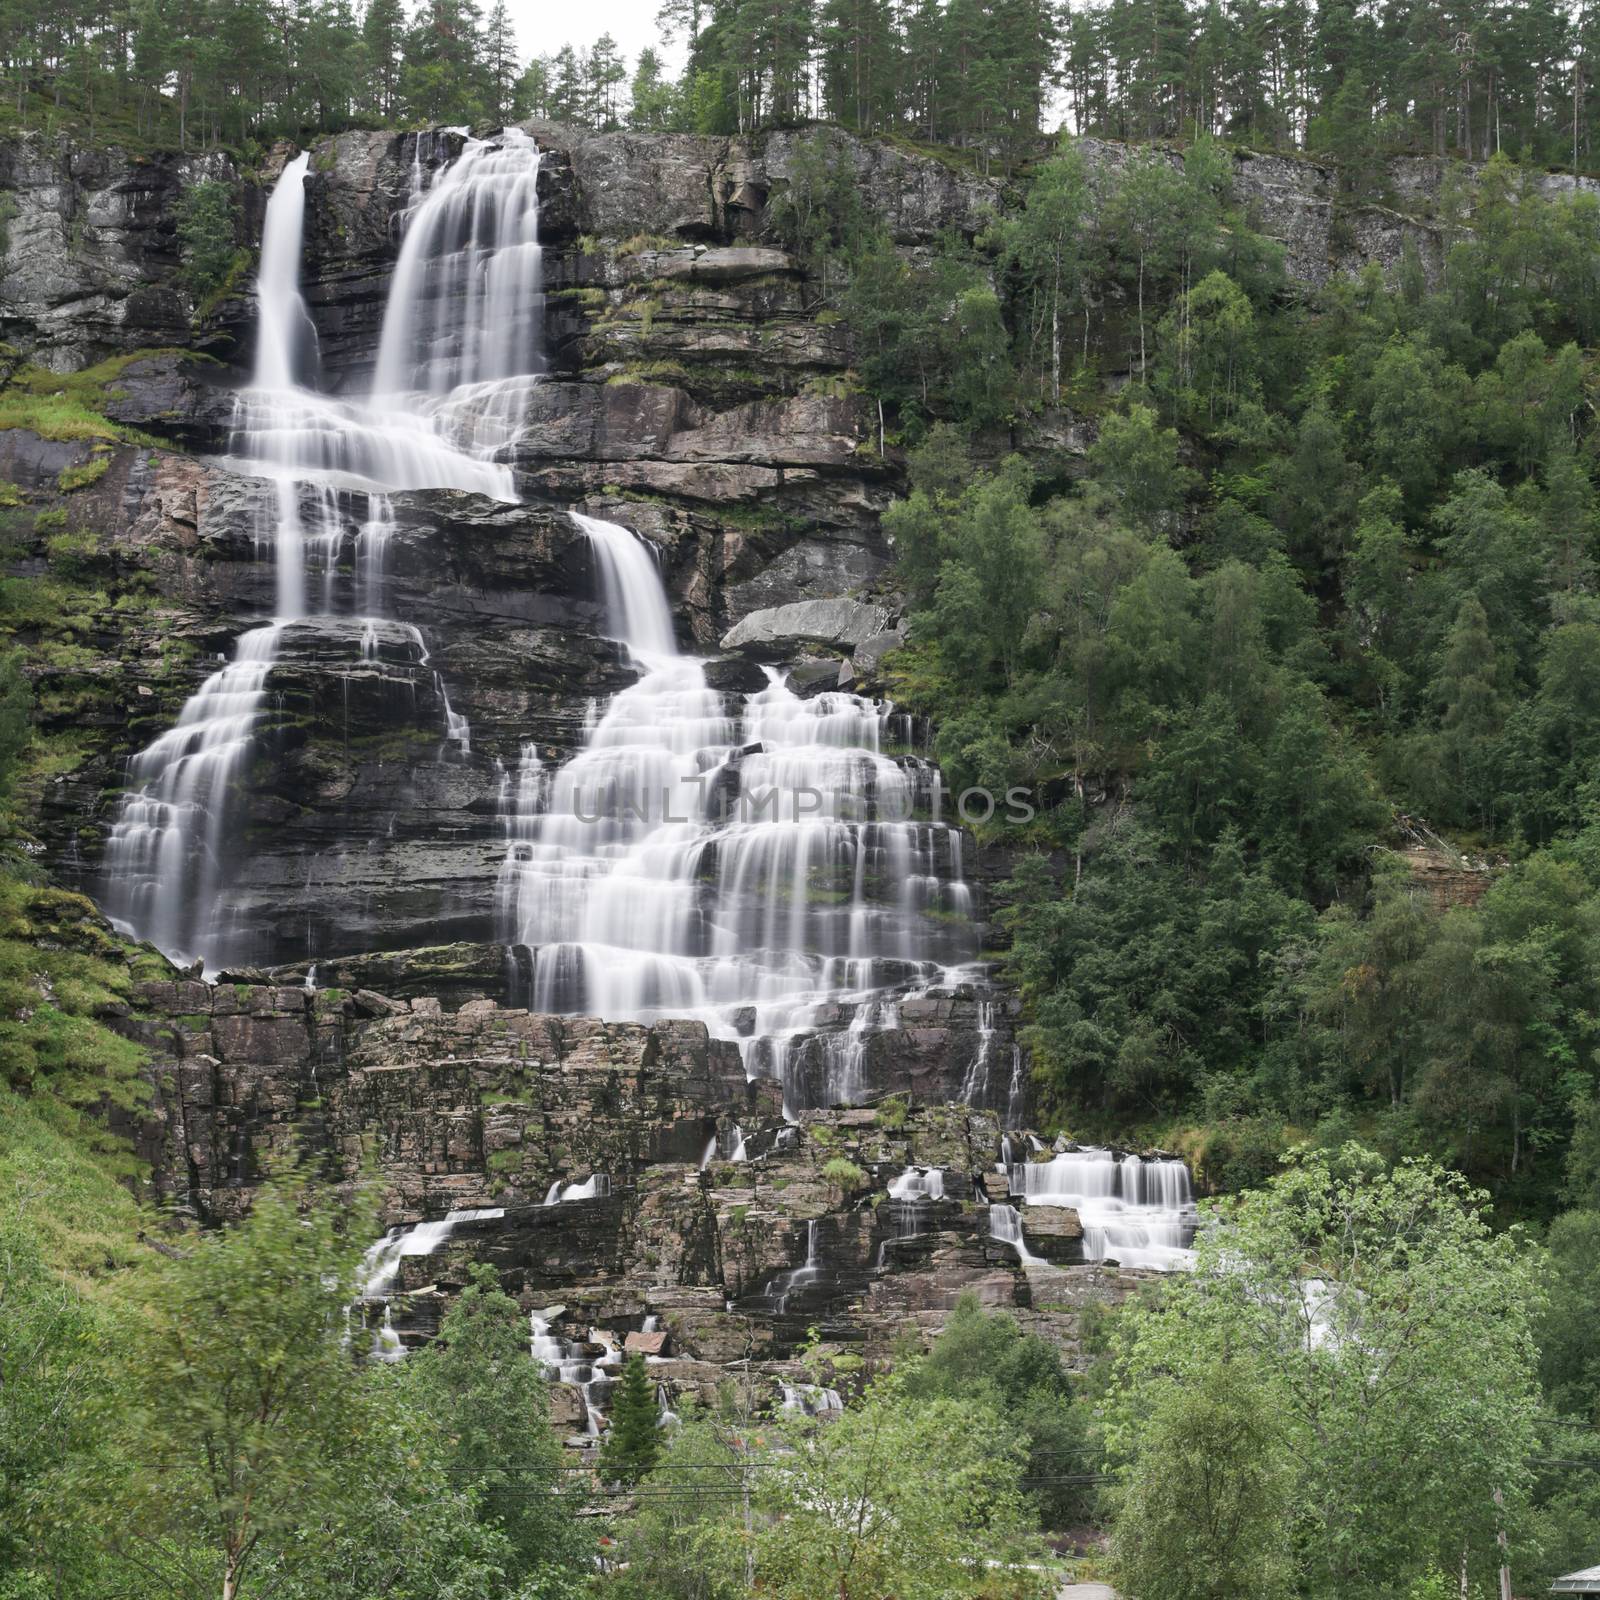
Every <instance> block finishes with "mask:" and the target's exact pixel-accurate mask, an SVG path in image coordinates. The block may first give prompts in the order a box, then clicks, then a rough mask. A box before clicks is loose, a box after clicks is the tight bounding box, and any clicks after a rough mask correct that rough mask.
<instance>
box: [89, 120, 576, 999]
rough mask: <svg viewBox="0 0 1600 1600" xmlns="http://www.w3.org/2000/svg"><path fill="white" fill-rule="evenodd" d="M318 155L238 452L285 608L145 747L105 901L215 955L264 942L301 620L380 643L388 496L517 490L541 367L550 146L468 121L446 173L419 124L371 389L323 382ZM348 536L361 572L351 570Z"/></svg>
mask: <svg viewBox="0 0 1600 1600" xmlns="http://www.w3.org/2000/svg"><path fill="white" fill-rule="evenodd" d="M309 162H310V158H309V156H306V155H301V156H297V157H296V158H295V159H294V160H293V161H291V162H289V163H288V165H287V166H285V168H284V170H283V175H282V177H281V178H280V179H279V181H278V184H277V186H276V187H275V188H274V190H273V193H272V198H271V200H270V202H269V204H268V207H267V215H266V221H265V225H264V229H263V233H262V248H261V267H260V271H259V273H258V275H257V282H256V303H257V310H258V319H257V324H258V325H257V341H256V359H255V367H254V371H253V374H252V378H251V382H250V384H249V386H248V387H247V388H245V389H244V390H242V391H241V392H240V394H239V396H238V398H237V401H236V403H235V408H234V422H233V432H232V437H231V439H230V442H229V446H228V453H227V455H226V456H224V457H223V458H222V460H221V464H222V465H223V466H226V467H229V468H231V469H232V470H234V471H236V472H238V473H240V474H243V475H245V476H247V477H248V478H250V479H253V480H265V481H264V483H261V484H258V485H256V486H255V508H256V510H255V514H256V516H257V530H256V548H257V551H258V553H259V555H260V557H261V558H262V559H269V560H271V561H272V563H273V565H274V568H275V573H276V579H275V588H276V602H275V608H274V615H273V618H272V621H271V622H270V623H269V624H267V625H264V626H259V627H255V628H252V629H250V630H248V631H247V632H245V633H244V634H243V635H242V636H241V637H240V639H239V642H238V644H237V645H236V646H235V649H234V655H233V660H232V661H231V662H229V663H228V665H227V666H225V667H223V668H221V669H220V670H219V671H217V672H215V673H213V674H212V676H211V677H210V678H208V679H207V680H206V681H205V682H204V683H203V684H202V685H201V686H200V688H199V690H198V691H197V692H196V693H195V694H194V696H193V697H192V698H191V699H190V701H189V703H188V704H187V705H186V706H185V707H184V708H183V711H182V712H181V714H180V716H179V719H178V723H177V726H176V727H174V728H173V729H171V730H170V731H169V732H167V733H164V734H162V735H161V736H160V738H158V739H157V740H156V741H155V742H154V743H153V744H151V745H150V746H149V747H148V748H147V749H146V750H144V751H142V752H140V753H139V754H138V755H136V756H134V757H133V758H132V760H131V761H130V762H129V766H128V780H129V793H128V794H127V795H126V797H125V798H124V800H123V803H122V806H121V810H120V812H119V815H118V817H117V820H116V823H115V825H114V826H113V829H112V834H111V838H110V840H109V842H108V845H107V850H106V860H105V885H104V891H103V898H104V900H105V903H106V906H107V909H108V910H109V911H110V913H111V915H112V917H113V919H114V920H115V921H116V922H117V924H118V925H119V927H121V928H122V929H123V930H124V931H125V932H128V933H131V934H133V935H134V936H136V937H139V938H148V939H150V940H151V941H152V942H154V943H155V944H157V945H158V946H159V947H160V948H161V949H162V950H164V951H165V952H166V953H167V954H169V955H172V956H175V957H182V958H184V959H192V958H195V957H199V958H201V959H202V960H203V961H204V962H205V964H206V966H207V967H208V968H210V969H213V970H214V969H216V968H217V967H219V966H220V965H222V964H223V963H224V962H225V961H228V960H237V959H241V958H248V955H249V951H250V936H249V930H248V929H242V928H239V927H236V926H233V925H232V923H231V920H230V918H229V917H228V915H227V912H226V905H225V902H226V899H227V895H226V888H227V878H228V856H229V853H230V850H229V846H230V843H231V840H232V836H233V835H234V834H235V833H236V832H237V831H238V826H237V825H238V824H239V823H240V822H241V821H242V820H243V818H244V816H245V813H246V802H247V799H248V796H247V795H246V794H244V793H243V789H244V780H245V778H246V776H247V773H248V768H249V764H250V761H251V758H252V756H253V754H254V751H255V747H256V742H257V734H258V732H259V731H260V723H261V721H262V718H263V715H264V713H265V711H266V709H267V682H268V677H269V674H270V673H271V671H272V668H273V666H274V665H275V663H276V661H277V659H278V653H279V649H280V646H281V643H282V640H283V636H284V634H285V632H286V631H287V630H289V629H291V628H292V627H293V626H294V624H295V623H297V622H299V621H301V620H302V619H304V618H306V617H307V616H308V615H313V614H315V615H332V614H335V613H337V612H338V610H339V609H340V607H341V605H344V606H347V607H348V608H349V609H350V612H351V614H352V615H354V616H357V617H362V618H365V619H366V620H365V624H364V626H363V627H362V629H361V631H360V634H359V638H358V639H357V640H356V641H355V642H354V643H353V646H352V656H353V657H354V658H355V659H356V660H357V661H362V660H365V661H371V660H374V659H376V658H377V657H378V656H379V655H380V652H381V630H379V629H378V627H377V626H376V623H377V621H378V620H379V619H381V618H382V617H384V616H385V614H386V612H387V606H386V600H385V593H384V588H385V583H384V577H385V557H386V552H387V546H388V543H389V537H390V534H391V533H392V531H393V528H394V522H395V519H394V511H393V507H392V505H391V503H390V499H389V496H390V494H391V493H392V492H393V491H396V490H405V489H433V488H438V489H459V490H465V491H470V492H475V493H479V494H485V495H489V496H492V497H494V498H496V499H499V500H507V501H509V500H515V498H516V493H515V489H514V487H513V480H512V473H511V469H510V467H509V466H507V465H505V464H504V462H503V461H501V460H500V459H499V457H500V456H501V455H502V454H503V453H504V450H505V448H506V447H507V446H508V445H509V444H510V443H511V442H512V440H513V439H514V437H515V435H516V431H517V429H518V427H519V425H520V422H521V417H522V413H523V409H524V407H525V404H526V401H527V396H528V390H529V388H530V386H531V385H532V384H533V383H535V382H537V381H538V378H539V375H540V374H541V373H542V371H543V365H544V363H543V357H542V353H541V349H540V343H541V341H540V332H541V324H542V321H543V305H544V297H543V287H542V279H541V274H540V260H539V247H538V215H539V212H538V176H539V152H538V147H537V145H535V144H534V142H533V140H532V139H530V138H529V137H528V136H527V135H526V134H524V133H521V132H519V131H518V130H516V129H506V130H505V131H504V132H503V133H501V134H500V135H498V136H497V137H495V138H493V139H489V140H477V139H468V140H467V141H466V143H465V146H464V148H463V150H462V152H461V154H460V156H459V157H458V158H457V159H456V160H455V161H454V162H453V163H451V164H450V165H449V166H448V167H447V168H446V169H445V170H444V174H443V176H442V177H441V178H440V179H439V180H438V182H436V183H434V184H433V185H432V186H431V187H429V185H428V172H427V169H426V168H425V166H424V164H423V159H422V149H421V144H420V141H419V145H418V159H417V163H416V165H415V167H414V169H413V190H414V192H413V195H412V202H411V207H410V209H409V211H408V212H407V214H406V217H405V235H404V238H403V241H402V244H401V249H400V256H399V260H398V261H397V263H396V267H395V274H394V282H393V285H392V287H391V290H390V295H389V300H388V303H387V306H386V307H385V313H384V324H383V330H382V334H381V336H380V344H379V355H378V363H377V370H376V373H375V374H374V381H373V384H372V388H371V392H370V393H369V394H367V395H366V396H365V397H362V398H359V399H349V398H343V397H337V396H332V395H327V394H322V393H319V392H317V391H316V390H314V389H312V388H310V387H308V386H307V383H306V376H307V373H308V371H309V370H310V368H311V366H312V360H311V357H312V355H313V352H314V349H315V342H316V335H315V330H314V327H313V324H312V321H311V318H310V315H309V313H308V311H307V309H306V304H305V300H304V298H303V297H302V295H301V293H300V281H299V280H300V256H301V251H302V244H303V237H304V224H305V209H306V179H307V172H308V167H309ZM346 550H349V551H351V553H352V554H353V557H354V568H355V573H354V579H353V581H352V580H348V579H345V578H343V577H342V576H341V561H342V558H343V555H344V552H345V551H346ZM346 591H348V594H347V595H346ZM313 607H314V608H315V609H314V610H313ZM405 637H407V638H409V640H410V647H411V648H412V649H413V650H414V652H415V654H414V657H413V661H412V663H411V664H413V665H416V666H425V665H426V664H427V648H426V645H425V644H424V643H423V640H422V636H421V634H420V633H418V632H417V631H416V630H415V629H414V628H410V629H407V630H405ZM434 685H435V691H436V693H437V695H438V698H439V701H440V704H441V708H442V712H443V719H444V723H445V735H446V740H445V747H446V748H447V749H453V750H454V751H455V753H456V754H457V755H458V756H459V757H461V758H465V757H466V756H468V755H469V754H470V751H471V730H470V728H469V727H468V725H467V719H466V718H465V717H463V716H462V715H460V713H458V712H457V711H455V710H454V709H453V708H452V707H451V705H450V701H449V695H448V692H447V691H446V688H445V685H444V681H443V679H442V678H441V677H439V676H438V674H434Z"/></svg>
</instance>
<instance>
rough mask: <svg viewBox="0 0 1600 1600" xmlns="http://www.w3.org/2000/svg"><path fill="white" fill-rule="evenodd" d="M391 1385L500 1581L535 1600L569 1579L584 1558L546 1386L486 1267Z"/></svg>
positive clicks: (521, 1327) (514, 1313)
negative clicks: (465, 1502)
mask: <svg viewBox="0 0 1600 1600" xmlns="http://www.w3.org/2000/svg"><path fill="white" fill-rule="evenodd" d="M396 1381H397V1382H398V1384H399V1387H400V1390H401V1396H400V1399H401V1404H402V1406H403V1409H404V1410H405V1411H406V1413H407V1414H420V1415H421V1416H423V1417H426V1418H429V1419H431V1420H432V1422H433V1425H434V1426H435V1427H436V1428H437V1430H438V1433H439V1436H440V1438H441V1440H443V1441H444V1445H443V1462H444V1468H445V1470H446V1471H447V1472H448V1474H449V1476H450V1479H451V1482H452V1483H453V1484H454V1485H455V1486H456V1488H457V1489H458V1491H459V1492H461V1493H464V1494H471V1495H472V1497H473V1500H474V1509H475V1513H476V1515H477V1517H478V1518H479V1519H480V1520H481V1521H483V1522H485V1523H487V1524H488V1525H490V1526H492V1527H494V1528H496V1529H497V1530H498V1531H499V1533H500V1534H501V1536H502V1537H503V1538H504V1540H505V1542H506V1544H507V1545H508V1546H509V1553H510V1560H509V1561H508V1562H507V1563H506V1579H507V1581H508V1582H509V1583H511V1584H512V1585H518V1584H530V1583H531V1584H533V1585H535V1586H536V1591H537V1593H538V1594H540V1595H541V1596H548V1595H553V1594H554V1593H556V1592H557V1591H558V1590H559V1588H560V1587H561V1585H562V1584H563V1583H564V1582H570V1581H572V1575H573V1574H575V1573H576V1572H577V1571H578V1570H580V1569H581V1566H582V1564H583V1562H584V1559H585V1556H586V1554H587V1552H586V1551H585V1550H584V1549H583V1547H582V1545H581V1543H580V1541H579V1539H578V1536H577V1525H576V1523H575V1522H574V1521H573V1507H572V1506H571V1505H570V1504H569V1497H568V1495H567V1494H566V1492H565V1489H564V1486H563V1483H562V1476H563V1474H562V1466H563V1457H562V1452H561V1446H560V1444H559V1443H558V1441H557V1439H556V1436H555V1434H554V1432H553V1431H552V1430H551V1427H550V1409H549V1402H548V1398H547V1396H546V1392H545V1380H544V1377H543V1375H542V1374H541V1372H540V1370H539V1368H538V1366H537V1365H536V1364H535V1363H534V1362H533V1361H531V1360H530V1359H529V1357H528V1320H527V1318H526V1316H524V1315H523V1312H522V1309H521V1308H520V1307H519V1306H518V1304H517V1302H516V1301H515V1300H513V1299H512V1298H511V1297H510V1296H509V1295H508V1294H506V1293H505V1291H504V1290H503V1289H501V1287H500V1281H499V1275H498V1274H497V1273H496V1272H495V1270H494V1268H493V1267H489V1266H482V1265H479V1266H474V1267H473V1268H472V1269H471V1281H470V1282H469V1283H468V1285H467V1287H466V1288H465V1289H463V1290H462V1291H461V1293H460V1294H459V1295H458V1296H457V1297H456V1299H455V1300H454V1301H453V1302H452V1304H451V1306H450V1309H449V1310H448V1311H447V1312H446V1313H445V1315H444V1318H443V1319H442V1321H441V1322H440V1325H439V1333H438V1337H437V1339H436V1340H435V1341H434V1342H433V1343H431V1344H430V1345H428V1347H427V1348H426V1349H424V1350H422V1351H421V1352H419V1353H418V1354H416V1355H415V1356H413V1357H412V1358H411V1359H410V1360H408V1361H406V1362H405V1363H404V1364H403V1365H402V1366H401V1367H400V1369H399V1371H398V1373H397V1374H396ZM654 1420H655V1408H654V1404H653V1403H652V1406H651V1422H652V1425H653V1424H654Z"/></svg>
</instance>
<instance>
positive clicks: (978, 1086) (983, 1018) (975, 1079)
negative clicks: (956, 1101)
mask: <svg viewBox="0 0 1600 1600" xmlns="http://www.w3.org/2000/svg"><path fill="white" fill-rule="evenodd" d="M993 1044H994V1001H992V1000H980V1001H979V1002H978V1049H977V1053H976V1054H975V1055H974V1056H973V1058H972V1065H971V1066H969V1067H968V1068H967V1075H966V1078H965V1079H964V1080H963V1081H962V1084H961V1103H962V1104H963V1105H969V1106H981V1105H982V1104H983V1102H984V1101H985V1100H987V1099H988V1097H989V1050H990V1047H991V1046H992V1045H993Z"/></svg>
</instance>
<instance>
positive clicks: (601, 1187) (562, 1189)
mask: <svg viewBox="0 0 1600 1600" xmlns="http://www.w3.org/2000/svg"><path fill="white" fill-rule="evenodd" d="M610 1193H611V1180H610V1178H608V1177H607V1176H606V1175H605V1173H603V1172H596V1173H593V1174H591V1176H590V1177H589V1178H588V1179H586V1180H585V1181H584V1182H583V1183H569V1184H565V1185H563V1183H562V1182H561V1180H560V1179H559V1178H557V1179H556V1181H555V1182H554V1183H552V1184H551V1185H550V1187H549V1189H547V1190H546V1191H545V1197H544V1203H545V1204H546V1205H547V1206H558V1205H561V1204H562V1203H563V1202H564V1201H573V1200H604V1199H605V1198H606V1197H607V1196H608V1195H609V1194H610Z"/></svg>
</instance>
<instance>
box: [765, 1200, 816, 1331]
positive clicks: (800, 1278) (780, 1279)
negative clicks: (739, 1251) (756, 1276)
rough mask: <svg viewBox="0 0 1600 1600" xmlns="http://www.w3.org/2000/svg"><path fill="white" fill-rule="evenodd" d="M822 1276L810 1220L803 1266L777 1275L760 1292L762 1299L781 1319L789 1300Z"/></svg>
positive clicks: (813, 1230) (812, 1221)
mask: <svg viewBox="0 0 1600 1600" xmlns="http://www.w3.org/2000/svg"><path fill="white" fill-rule="evenodd" d="M821 1276H822V1264H821V1262H820V1261H819V1260H818V1257H817V1223H816V1219H815V1218H812V1220H811V1221H809V1222H808V1223H807V1224H806V1259H805V1264H804V1266H799V1267H791V1268H790V1269H789V1270H788V1271H787V1272H780V1273H778V1274H777V1275H776V1276H775V1277H774V1278H773V1279H772V1281H771V1282H770V1283H768V1284H767V1286H766V1287H765V1288H764V1289H763V1290H762V1291H761V1293H762V1298H763V1299H764V1300H766V1301H767V1302H768V1304H769V1305H770V1306H771V1310H772V1315H773V1316H775V1317H781V1316H782V1315H783V1314H784V1312H786V1311H787V1310H788V1309H789V1299H790V1297H791V1296H792V1295H793V1294H794V1293H795V1292H796V1291H797V1290H802V1289H805V1288H806V1287H808V1286H809V1285H810V1284H813V1283H815V1282H816V1281H817V1280H818V1279H819V1278H820V1277H821Z"/></svg>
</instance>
